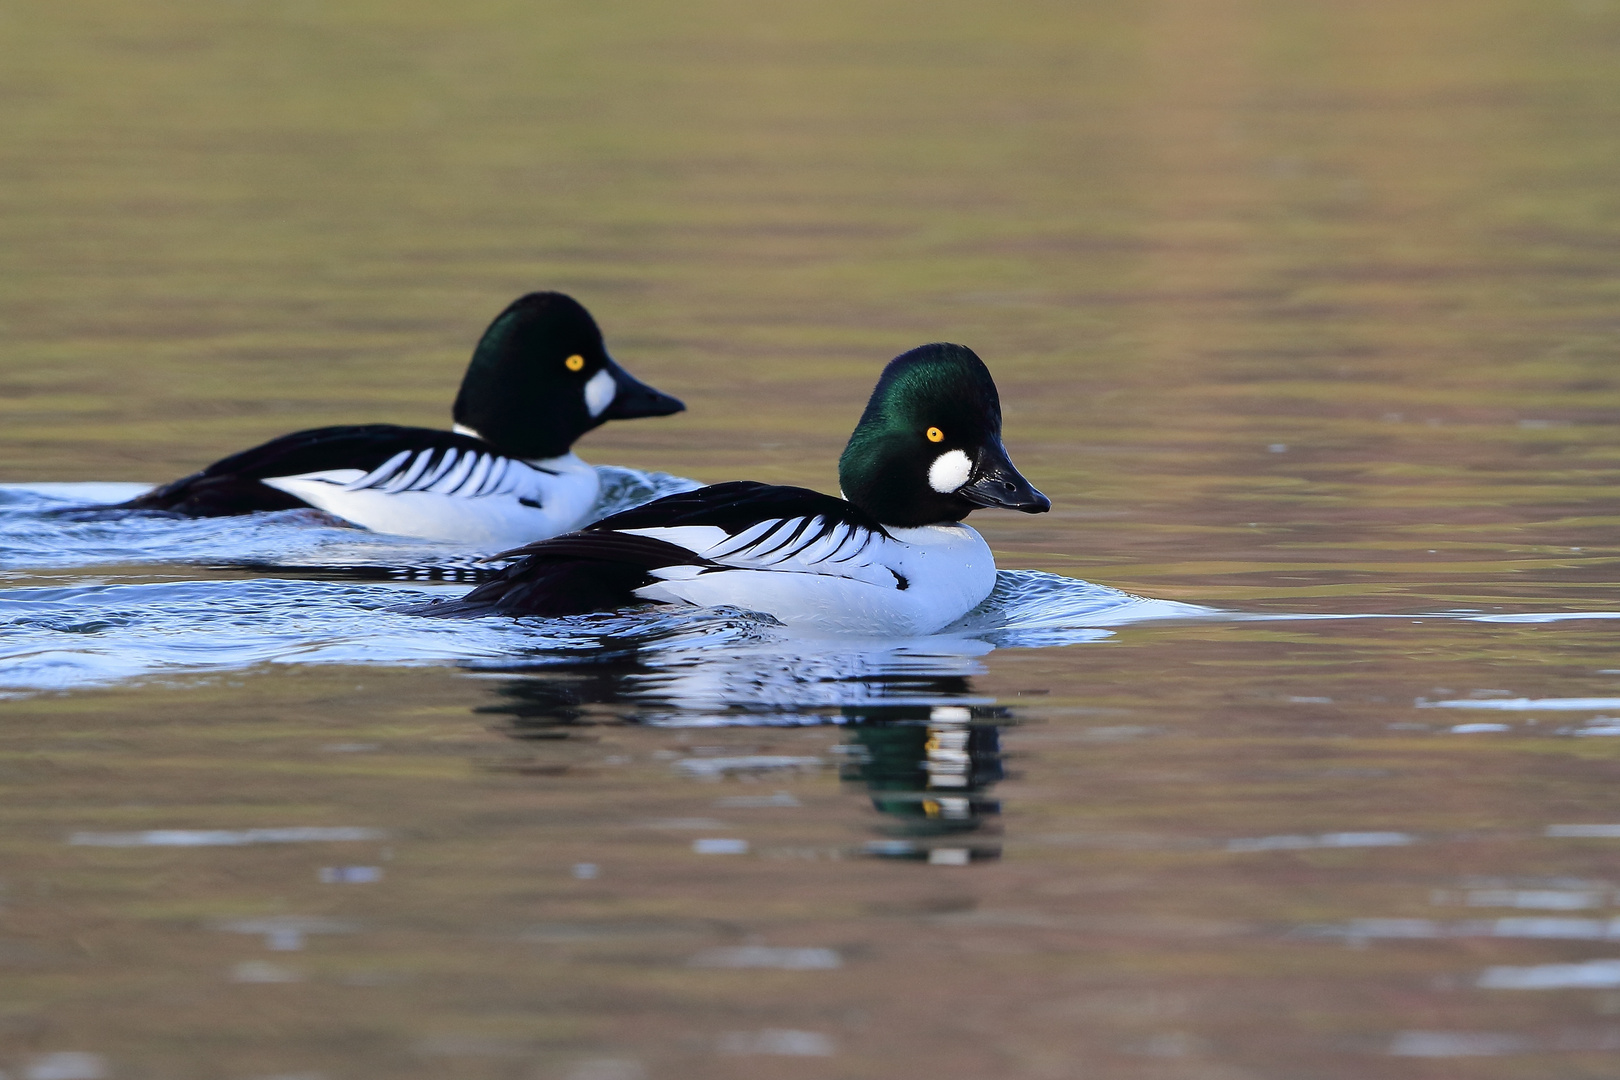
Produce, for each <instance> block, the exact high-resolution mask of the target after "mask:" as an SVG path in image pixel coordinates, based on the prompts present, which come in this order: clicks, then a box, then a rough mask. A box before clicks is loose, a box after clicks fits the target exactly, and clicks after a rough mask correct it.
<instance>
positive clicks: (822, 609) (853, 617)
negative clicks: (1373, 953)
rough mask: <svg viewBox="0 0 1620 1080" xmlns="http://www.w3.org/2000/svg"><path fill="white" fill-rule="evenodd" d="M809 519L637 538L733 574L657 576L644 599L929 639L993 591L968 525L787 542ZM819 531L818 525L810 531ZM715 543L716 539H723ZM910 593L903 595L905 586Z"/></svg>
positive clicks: (989, 563) (988, 561) (988, 560)
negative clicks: (676, 548)
mask: <svg viewBox="0 0 1620 1080" xmlns="http://www.w3.org/2000/svg"><path fill="white" fill-rule="evenodd" d="M801 524H804V519H803V518H787V519H773V520H767V521H762V522H760V523H759V524H758V525H756V526H754V527H752V528H750V529H747V530H745V531H744V532H741V533H738V534H737V535H736V536H730V537H727V536H725V534H724V531H723V530H720V529H716V528H713V527H710V526H677V527H672V528H667V529H657V528H652V529H635V530H626V532H631V531H633V532H635V533H637V534H639V535H641V536H650V537H654V538H656V539H659V540H665V541H668V542H670V543H674V544H679V545H680V546H682V547H684V548H687V549H688V550H691V551H693V552H695V553H696V554H698V555H700V556H702V557H703V558H706V559H710V560H713V561H714V562H718V563H721V564H724V565H726V566H728V567H734V568H735V569H727V570H714V569H709V570H706V571H704V572H702V573H699V574H696V575H692V574H691V573H690V572H689V571H683V570H681V569H677V568H674V567H668V568H664V569H655V570H654V571H652V576H653V577H655V578H658V579H659V580H658V581H657V582H656V583H654V584H652V585H645V586H643V587H641V588H640V589H637V590H636V595H638V596H640V597H642V598H644V599H647V600H662V601H665V602H684V603H688V604H696V605H698V606H700V607H716V606H720V605H730V606H734V607H740V608H746V609H748V610H750V611H763V612H765V613H767V614H769V615H773V616H775V617H776V618H777V619H779V620H781V621H782V622H783V623H786V624H787V625H789V626H798V627H803V628H806V629H810V630H816V631H821V632H828V633H836V634H882V635H896V634H898V635H902V636H912V635H918V634H932V633H934V632H935V631H937V630H939V629H941V628H942V627H945V626H947V625H949V624H950V623H952V622H954V621H956V620H957V619H959V618H961V617H962V616H963V615H965V614H966V613H967V612H968V611H970V610H972V609H973V607H974V606H975V605H977V604H978V603H979V602H980V601H981V600H983V599H984V598H985V597H986V596H988V595H990V590H991V588H993V587H994V586H995V582H996V564H995V560H994V558H992V556H991V554H990V548H989V546H988V545H987V544H985V542H984V539H983V538H982V537H981V536H979V534H978V533H977V532H975V531H973V530H972V529H970V528H968V527H967V526H966V525H925V526H923V527H921V528H916V529H890V530H889V533H890V536H889V537H888V538H884V537H881V536H879V535H877V534H876V533H871V532H868V531H867V530H865V529H859V528H850V527H848V526H844V525H839V526H836V527H834V528H833V529H832V530H831V532H830V533H829V535H827V536H825V537H821V538H819V539H816V538H813V534H814V532H815V530H814V529H813V528H811V527H808V526H807V527H806V528H805V529H804V532H803V533H801V534H800V535H801V537H803V536H806V535H809V536H812V538H811V539H808V540H805V539H800V540H799V541H797V542H788V543H785V544H784V543H783V541H784V540H785V539H786V538H787V537H788V536H791V535H792V534H793V533H794V532H796V531H797V530H798V529H799V527H800V525H801ZM812 524H815V523H814V522H812ZM716 534H718V536H716ZM902 582H903V583H904V585H905V587H904V588H901V587H900V585H901V583H902Z"/></svg>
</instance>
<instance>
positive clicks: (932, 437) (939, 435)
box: [927, 427, 945, 442]
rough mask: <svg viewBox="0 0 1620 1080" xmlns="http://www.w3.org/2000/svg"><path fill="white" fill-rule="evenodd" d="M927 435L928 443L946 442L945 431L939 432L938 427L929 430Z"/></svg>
mask: <svg viewBox="0 0 1620 1080" xmlns="http://www.w3.org/2000/svg"><path fill="white" fill-rule="evenodd" d="M927 435H928V441H929V442H944V441H945V433H944V432H943V431H941V430H939V428H937V427H931V428H929V429H928V431H927Z"/></svg>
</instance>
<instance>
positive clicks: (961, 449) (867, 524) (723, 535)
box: [413, 343, 1052, 637]
mask: <svg viewBox="0 0 1620 1080" xmlns="http://www.w3.org/2000/svg"><path fill="white" fill-rule="evenodd" d="M838 478H839V483H840V493H839V496H838V497H834V496H831V495H826V494H823V493H821V492H818V491H812V490H810V489H808V488H801V487H788V486H782V485H775V484H763V483H757V482H754V481H746V480H745V481H732V482H729V483H722V484H715V485H712V486H710V487H704V488H699V489H697V490H694V491H688V492H682V493H678V494H674V495H668V496H665V497H664V498H661V499H657V500H655V501H653V502H649V503H645V504H643V505H641V506H638V507H634V508H632V509H629V510H625V511H623V512H621V513H618V514H614V515H612V516H611V517H607V518H604V519H602V520H601V521H598V522H595V523H594V524H591V525H589V526H587V527H585V528H584V529H580V530H576V531H574V532H570V533H565V534H563V535H561V536H556V537H552V538H550V539H546V540H541V541H538V542H535V543H531V544H526V545H524V546H522V547H519V548H516V549H514V550H512V551H508V552H503V553H501V554H499V555H496V556H492V557H491V558H492V559H494V560H498V559H510V560H513V561H512V562H511V563H510V564H509V565H508V566H506V567H505V568H504V569H502V570H501V571H500V572H499V573H498V574H497V575H496V576H495V577H494V578H493V579H492V580H490V581H488V582H486V583H484V584H482V585H480V586H479V587H478V588H476V589H474V590H472V591H471V592H469V593H467V594H466V595H465V596H463V597H461V598H460V599H457V600H448V601H439V602H437V603H432V604H427V605H422V606H419V607H417V608H415V609H413V613H415V614H426V615H439V616H451V615H456V616H482V615H513V616H524V615H538V616H548V617H557V616H568V615H580V614H585V613H588V612H595V611H607V610H617V609H620V608H623V607H626V606H628V605H635V604H644V603H651V604H666V605H669V604H681V605H690V606H695V607H700V608H713V607H722V606H729V607H736V608H743V609H746V610H749V611H753V612H762V613H764V614H766V615H769V616H771V617H772V618H774V619H775V620H777V621H778V622H780V623H782V624H784V625H786V626H787V627H790V628H796V629H799V630H804V631H808V632H810V633H812V634H833V635H867V636H881V637H896V636H898V637H918V636H925V635H929V634H934V633H936V632H937V631H939V630H941V629H943V628H944V627H946V626H948V625H950V624H951V623H953V622H955V621H956V620H957V619H960V618H961V617H962V616H963V615H965V614H967V613H968V612H969V611H971V610H972V609H973V608H975V607H977V606H978V605H979V604H980V603H981V602H982V601H983V600H984V599H985V598H986V597H988V596H989V595H990V592H991V590H992V589H993V588H994V587H995V582H996V564H995V559H994V557H993V556H992V555H991V552H990V547H989V545H988V544H986V543H985V541H984V538H983V537H982V536H980V535H979V533H978V532H977V531H976V530H975V529H973V528H972V527H971V526H969V525H967V524H965V523H964V521H963V519H964V518H966V517H967V516H968V515H969V514H971V513H972V512H973V511H975V510H979V509H983V508H986V507H1001V508H1005V509H1009V510H1018V511H1022V512H1024V513H1027V514H1040V513H1045V512H1046V511H1048V510H1050V509H1051V507H1052V503H1051V500H1050V499H1048V498H1047V497H1046V496H1045V495H1043V494H1041V493H1040V492H1039V491H1037V490H1036V489H1035V487H1034V486H1033V485H1031V484H1030V482H1029V481H1028V480H1026V479H1025V478H1024V477H1023V476H1022V475H1021V474H1020V473H1019V472H1018V470H1017V468H1015V467H1014V465H1013V463H1012V460H1011V459H1010V458H1009V457H1008V455H1007V450H1006V448H1005V447H1004V446H1003V444H1002V440H1001V400H1000V397H999V396H998V394H997V392H996V384H995V380H994V379H992V378H991V376H990V371H989V369H988V368H987V367H986V366H985V364H984V361H983V360H981V359H980V358H979V357H978V355H977V354H976V353H974V352H973V350H971V349H969V348H968V347H966V346H964V345H955V344H948V343H937V344H932V345H924V346H921V347H919V348H916V349H912V350H911V351H909V352H907V353H904V354H902V355H900V356H898V357H896V358H895V359H894V360H892V361H890V362H889V364H888V365H887V366H886V367H885V368H884V370H883V373H882V376H881V377H880V378H879V379H878V383H877V386H876V387H875V388H874V389H873V391H872V395H871V398H870V399H869V400H868V402H867V405H866V409H865V411H864V412H863V413H862V414H861V418H860V421H859V423H857V424H856V426H855V430H854V432H853V433H852V434H851V435H850V438H849V442H848V444H847V445H846V446H845V447H844V452H843V454H842V456H841V457H840V458H839V462H838Z"/></svg>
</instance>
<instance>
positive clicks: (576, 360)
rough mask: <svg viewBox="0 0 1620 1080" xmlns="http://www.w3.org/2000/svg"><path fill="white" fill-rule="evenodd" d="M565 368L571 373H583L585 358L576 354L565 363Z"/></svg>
mask: <svg viewBox="0 0 1620 1080" xmlns="http://www.w3.org/2000/svg"><path fill="white" fill-rule="evenodd" d="M563 367H565V368H567V369H568V370H569V371H582V370H584V368H585V358H584V357H583V356H580V355H579V354H578V353H575V354H574V355H573V356H570V357H569V358H568V359H566V360H564V361H563Z"/></svg>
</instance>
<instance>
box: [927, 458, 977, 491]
mask: <svg viewBox="0 0 1620 1080" xmlns="http://www.w3.org/2000/svg"><path fill="white" fill-rule="evenodd" d="M971 475H973V462H971V461H969V460H968V456H967V455H966V454H964V453H962V451H960V450H947V451H945V452H944V453H943V454H941V455H939V457H937V458H935V459H934V463H933V464H932V465H930V466H928V486H929V487H931V488H933V489H934V490H935V491H937V492H939V493H940V494H941V495H949V494H950V493H951V492H953V491H955V490H956V489H957V488H959V487H961V486H962V485H963V484H965V483H967V482H968V477H969V476H971Z"/></svg>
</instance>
